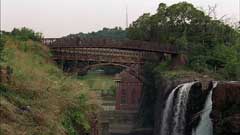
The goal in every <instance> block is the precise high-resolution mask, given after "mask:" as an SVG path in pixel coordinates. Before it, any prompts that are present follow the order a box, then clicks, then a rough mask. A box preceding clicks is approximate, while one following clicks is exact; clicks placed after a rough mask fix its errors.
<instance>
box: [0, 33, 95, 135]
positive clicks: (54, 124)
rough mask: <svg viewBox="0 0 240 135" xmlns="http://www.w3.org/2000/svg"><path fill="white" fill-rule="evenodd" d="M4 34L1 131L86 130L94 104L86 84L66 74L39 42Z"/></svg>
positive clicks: (21, 134) (60, 134) (42, 134)
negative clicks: (21, 39)
mask: <svg viewBox="0 0 240 135" xmlns="http://www.w3.org/2000/svg"><path fill="white" fill-rule="evenodd" d="M4 38H5V40H6V43H5V48H4V60H5V61H4V63H1V71H2V72H1V80H2V82H1V84H0V86H1V87H0V93H1V95H0V120H1V121H0V134H3V135H5V134H7V135H25V134H26V135H28V134H37V135H48V134H49V135H50V134H57V135H64V134H71V135H74V134H77V133H78V134H83V132H85V131H87V130H88V129H89V119H88V118H89V116H90V114H91V110H92V109H94V108H95V101H94V99H95V98H94V95H93V94H91V93H89V91H88V87H87V85H85V84H84V83H83V82H82V81H79V80H77V79H75V78H74V77H67V76H65V75H64V74H63V73H62V72H61V70H59V69H58V68H57V67H56V66H55V65H54V64H53V62H52V61H51V60H50V53H49V51H48V49H47V48H45V47H43V46H42V45H41V44H39V43H38V42H33V41H20V40H17V39H15V38H13V37H11V36H7V37H4ZM6 67H7V68H6ZM4 69H6V70H4ZM5 71H6V72H5ZM89 96H92V97H91V98H89ZM89 99H91V100H89Z"/></svg>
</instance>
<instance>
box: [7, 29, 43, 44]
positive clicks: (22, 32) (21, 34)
mask: <svg viewBox="0 0 240 135" xmlns="http://www.w3.org/2000/svg"><path fill="white" fill-rule="evenodd" d="M11 34H12V35H13V36H15V37H16V38H17V39H18V40H22V41H27V40H29V39H31V40H33V41H41V39H42V33H39V32H34V31H33V30H32V29H29V28H26V27H23V28H21V29H17V28H14V29H13V30H12V32H11Z"/></svg>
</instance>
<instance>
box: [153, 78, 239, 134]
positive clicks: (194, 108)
mask: <svg viewBox="0 0 240 135" xmlns="http://www.w3.org/2000/svg"><path fill="white" fill-rule="evenodd" d="M210 80H211V79H209V78H208V79H206V80H204V81H203V80H200V81H198V82H196V83H195V84H194V85H193V86H192V87H191V90H190V92H189V100H188V105H187V111H186V116H185V117H186V126H185V128H186V129H185V130H186V131H185V132H186V133H185V135H191V134H192V133H191V132H192V130H193V129H194V128H196V127H197V125H198V124H199V121H200V114H201V113H199V112H201V110H202V109H203V107H204V103H205V101H206V98H207V95H208V94H209V92H210V91H211V89H212V88H213V83H212V82H211V81H210ZM189 81H193V80H192V79H189V78H185V79H181V80H168V79H161V80H159V82H158V83H157V84H158V86H157V87H158V92H157V93H158V94H157V98H156V103H155V112H154V114H155V115H154V129H153V130H154V135H160V131H159V130H160V129H161V126H162V125H161V120H162V118H161V117H162V113H163V109H164V105H165V102H166V98H167V97H168V95H169V93H170V92H171V91H172V90H173V88H175V87H176V86H177V85H178V84H181V83H185V82H189ZM212 102H213V110H212V113H211V118H212V121H213V132H214V135H238V134H240V82H219V83H218V85H217V87H216V88H215V89H213V95H212Z"/></svg>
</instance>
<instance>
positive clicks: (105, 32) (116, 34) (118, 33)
mask: <svg viewBox="0 0 240 135" xmlns="http://www.w3.org/2000/svg"><path fill="white" fill-rule="evenodd" d="M69 36H80V37H101V38H111V39H126V37H127V33H126V31H125V30H123V29H122V28H121V27H115V28H103V29H102V30H99V31H97V32H91V33H78V34H71V35H69Z"/></svg>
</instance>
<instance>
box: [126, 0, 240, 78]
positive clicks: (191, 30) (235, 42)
mask: <svg viewBox="0 0 240 135" xmlns="http://www.w3.org/2000/svg"><path fill="white" fill-rule="evenodd" d="M127 36H128V38H130V39H135V40H144V41H155V42H159V43H162V44H164V43H167V44H170V45H171V44H173V45H177V47H178V48H183V49H187V50H189V51H188V52H187V54H188V57H189V67H191V68H192V69H194V70H197V71H199V72H204V71H206V70H210V71H214V72H219V73H220V72H225V73H227V75H225V76H226V77H227V78H230V77H233V78H235V74H236V72H237V71H236V70H235V69H237V65H238V64H237V63H239V61H240V60H239V59H237V58H239V54H240V51H239V44H240V40H239V37H240V34H239V29H234V28H233V27H231V26H229V25H227V24H225V23H224V22H222V21H220V20H216V19H213V18H211V17H210V16H208V15H206V14H205V13H204V12H203V11H201V10H199V9H197V8H195V7H194V6H193V5H192V4H190V3H187V2H180V3H177V4H173V5H171V6H167V5H166V4H164V3H160V4H159V7H158V9H157V13H156V14H154V15H150V14H143V15H142V16H140V17H139V18H138V19H137V20H136V21H135V22H133V23H132V24H131V25H130V27H129V28H128V29H127ZM222 50H224V51H222Z"/></svg>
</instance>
